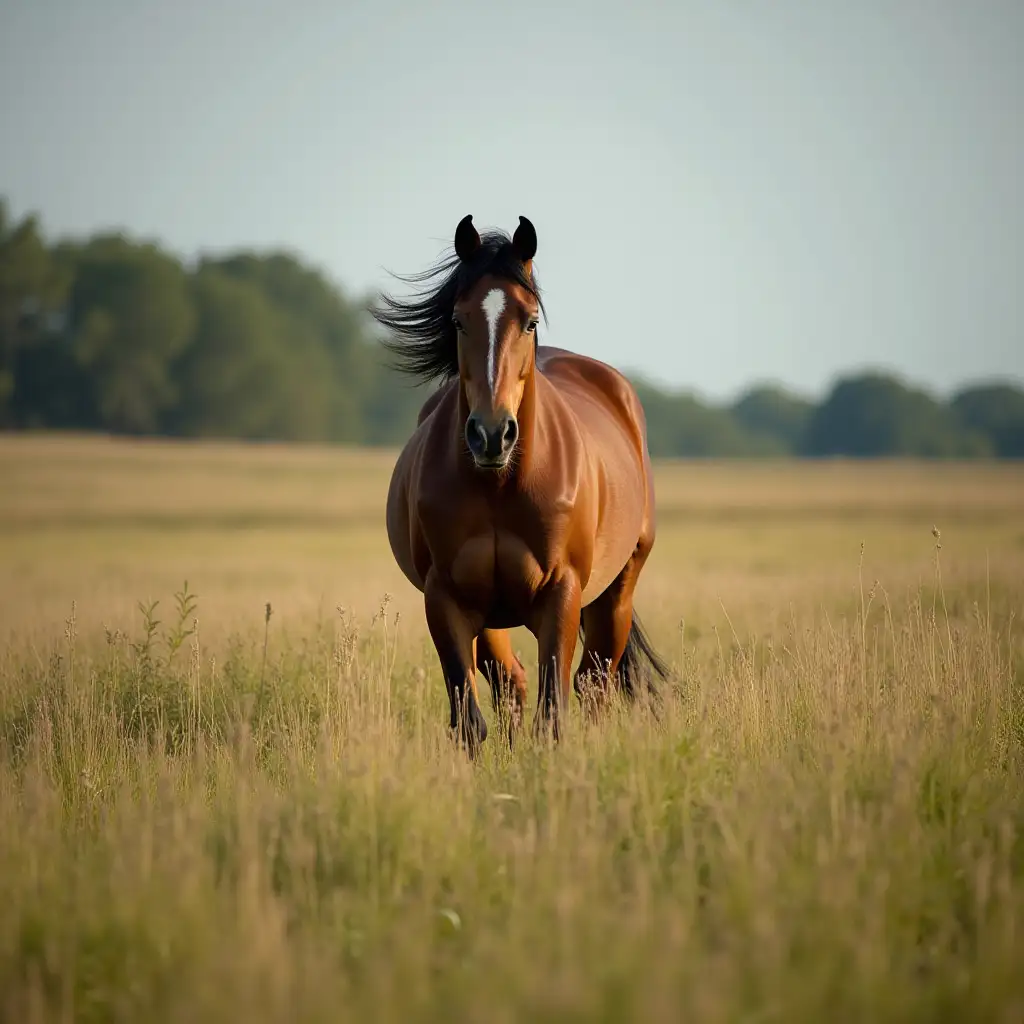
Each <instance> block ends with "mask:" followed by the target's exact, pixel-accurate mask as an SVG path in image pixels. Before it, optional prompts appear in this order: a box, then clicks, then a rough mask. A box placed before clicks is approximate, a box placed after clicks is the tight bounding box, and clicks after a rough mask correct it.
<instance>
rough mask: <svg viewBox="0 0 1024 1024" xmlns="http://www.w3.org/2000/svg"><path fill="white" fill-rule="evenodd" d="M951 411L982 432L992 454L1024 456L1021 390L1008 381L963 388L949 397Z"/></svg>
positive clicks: (975, 429) (974, 429)
mask: <svg viewBox="0 0 1024 1024" xmlns="http://www.w3.org/2000/svg"><path fill="white" fill-rule="evenodd" d="M952 406H953V411H954V412H955V413H956V414H957V416H959V417H960V422H961V423H962V424H963V425H964V427H965V428H966V429H968V430H973V431H975V432H977V433H980V434H985V435H986V436H987V437H988V438H989V439H990V441H991V443H992V448H993V450H994V451H995V453H996V455H998V456H1000V457H1001V458H1005V459H1019V458H1024V391H1022V390H1021V389H1020V388H1015V387H1013V386H1012V385H1010V384H978V385H976V386H974V387H970V388H964V389H963V390H962V391H961V392H960V393H959V394H957V395H956V396H955V397H954V398H953V401H952Z"/></svg>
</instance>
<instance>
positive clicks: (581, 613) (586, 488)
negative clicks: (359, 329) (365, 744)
mask: <svg viewBox="0 0 1024 1024" xmlns="http://www.w3.org/2000/svg"><path fill="white" fill-rule="evenodd" d="M536 251H537V232H536V229H535V228H534V226H533V224H532V223H531V222H530V221H529V220H528V219H527V218H526V217H522V216H521V217H520V218H519V225H518V227H517V228H516V230H515V233H514V234H513V235H512V237H511V238H510V237H509V236H508V234H507V233H505V232H503V231H500V230H496V231H490V232H485V233H484V235H483V237H481V235H480V233H479V232H478V231H477V229H476V228H475V226H474V225H473V215H472V214H467V215H466V216H465V217H463V219H462V220H461V221H460V222H459V224H458V226H457V228H456V231H455V237H454V253H451V254H448V255H444V256H443V257H442V258H439V260H438V262H437V263H436V264H435V265H434V266H433V267H431V268H429V269H428V270H426V271H425V272H422V273H419V274H413V275H410V276H407V277H401V278H400V279H401V280H403V281H404V282H406V283H408V284H413V285H422V286H424V287H423V288H422V289H421V290H420V291H419V292H418V293H416V294H414V295H413V296H412V297H411V298H407V299H402V300H400V299H396V298H394V297H392V296H391V295H388V294H387V293H384V294H382V296H381V299H380V300H379V304H377V305H375V307H373V309H372V313H373V316H374V318H375V319H376V321H377V322H378V323H379V324H380V325H381V326H383V327H384V328H385V329H386V332H387V333H386V334H385V337H384V338H383V339H382V344H383V345H384V346H385V347H386V348H387V349H388V351H389V352H391V353H392V355H393V356H394V357H395V359H394V362H393V364H392V365H393V366H394V367H395V368H396V369H397V370H399V371H401V372H404V373H406V374H408V375H411V376H412V377H414V378H416V379H417V380H419V381H421V382H423V383H427V382H431V381H440V385H439V386H438V387H437V388H436V390H434V391H433V392H432V393H431V394H430V395H429V396H428V398H427V400H426V401H425V402H424V404H423V406H422V408H421V410H420V412H419V415H418V417H417V424H416V427H415V430H414V431H413V432H412V434H411V436H410V437H409V439H408V441H407V443H406V444H405V446H404V448H403V449H402V450H401V452H400V454H399V456H398V458H397V460H396V462H395V466H394V470H393V473H392V476H391V482H390V486H389V489H388V496H387V508H386V521H387V533H388V540H389V543H390V546H391V551H392V554H393V555H394V558H395V561H396V562H397V564H398V567H399V568H400V569H401V571H402V573H403V574H404V575H405V577H406V578H407V579H408V580H409V582H410V583H411V584H412V585H413V586H414V587H416V589H417V590H419V591H420V592H421V593H422V594H423V600H424V610H425V617H426V624H427V627H428V630H429V633H430V637H431V639H432V641H433V645H434V648H435V650H436V654H437V657H438V659H439V661H440V665H441V671H442V673H443V676H444V682H445V686H446V688H447V691H448V698H449V703H450V709H451V718H450V723H449V724H450V728H451V730H452V732H453V734H454V735H455V736H456V737H457V739H458V741H459V742H460V743H461V744H463V746H464V747H465V748H467V749H468V752H469V754H470V756H471V757H472V756H474V755H475V753H476V751H477V750H478V748H479V744H481V743H482V742H483V741H484V740H485V739H486V738H487V723H486V721H485V719H484V717H483V713H482V712H481V709H480V698H479V690H478V686H477V671H479V672H480V673H482V674H484V675H486V676H487V677H488V678H489V680H490V682H491V688H492V697H493V702H494V708H495V711H496V712H497V713H498V714H499V715H505V714H507V722H508V742H509V744H510V746H511V745H512V744H513V743H514V739H515V735H516V731H517V729H518V728H519V727H520V725H521V723H522V719H523V713H524V708H525V705H526V697H527V676H526V672H525V669H524V667H523V664H522V662H521V661H520V660H519V659H518V658H517V657H516V655H515V654H514V653H513V650H512V645H511V639H510V636H509V630H510V629H511V628H514V627H519V626H525V627H527V628H528V629H529V631H530V632H531V633H532V634H533V636H534V638H535V640H536V642H537V652H538V665H539V680H538V694H537V711H536V713H535V715H534V720H533V722H534V730H535V732H539V731H540V729H541V728H542V727H543V728H547V730H548V734H549V735H550V736H551V737H552V738H553V740H554V741H556V742H557V741H558V740H559V738H560V735H561V730H562V716H563V712H564V709H565V708H566V707H567V705H568V703H569V700H570V690H569V686H570V675H571V669H572V660H573V658H574V656H575V652H576V644H577V637H579V638H581V639H582V641H583V655H582V658H581V661H580V664H579V667H578V668H577V671H576V673H575V676H574V677H573V685H574V689H575V692H576V694H577V696H578V697H579V698H580V701H581V703H585V702H586V700H587V698H588V692H589V691H594V692H593V696H594V698H595V699H594V700H593V702H592V703H590V704H586V706H587V707H588V709H591V710H593V709H599V708H600V707H602V706H603V705H604V698H605V697H606V696H607V692H608V687H609V685H610V684H614V685H616V686H617V687H618V689H619V690H620V691H621V692H623V693H625V694H626V695H627V696H628V697H629V698H632V699H634V700H635V699H637V698H638V697H640V696H641V695H644V696H647V697H650V698H653V700H652V701H650V706H652V707H656V705H657V704H658V703H659V702H660V694H659V691H658V687H657V684H656V682H655V679H654V677H655V676H657V677H658V678H659V679H660V680H666V679H667V678H668V669H667V667H666V665H665V663H664V662H663V661H662V659H661V658H660V656H659V655H658V654H657V652H656V651H655V650H654V648H653V647H652V645H651V643H650V641H649V639H648V637H647V635H646V634H645V632H644V630H643V627H642V625H641V623H640V620H639V617H638V616H637V614H636V612H635V610H634V608H633V593H634V590H635V588H636V585H637V581H638V579H639V577H640V574H641V572H642V571H643V568H644V565H645V563H646V562H647V559H648V556H649V555H650V553H651V549H652V548H653V546H654V539H655V500H654V479H653V473H652V469H651V459H650V455H649V452H648V448H647V425H646V420H645V417H644V411H643V408H642V406H641V404H640V399H639V397H638V395H637V393H636V391H635V390H634V388H633V386H632V385H631V384H630V382H629V381H628V380H627V378H626V377H625V376H624V375H623V374H621V373H620V372H619V371H617V370H615V369H613V368H612V367H611V366H609V365H607V364H606V363H603V362H600V361H599V360H597V359H593V358H590V357H587V356H584V355H578V354H576V353H573V352H570V351H567V350H564V349H560V348H554V347H551V346H542V345H540V344H539V340H538V322H539V320H540V317H541V315H542V314H543V315H544V318H545V322H546V319H547V316H546V312H545V310H544V305H543V302H542V298H541V291H540V287H539V285H538V282H537V277H536V273H535V270H534V256H535V255H536ZM394 276H395V277H396V278H398V277H399V275H394ZM595 679H596V680H597V681H598V684H597V686H596V687H593V686H591V684H592V683H593V682H594V680H595ZM645 686H646V688H645ZM594 713H596V711H594Z"/></svg>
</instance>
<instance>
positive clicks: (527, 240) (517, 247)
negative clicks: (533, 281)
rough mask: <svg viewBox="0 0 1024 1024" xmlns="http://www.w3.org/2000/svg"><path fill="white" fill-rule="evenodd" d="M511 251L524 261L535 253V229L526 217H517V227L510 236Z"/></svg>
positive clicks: (526, 261)
mask: <svg viewBox="0 0 1024 1024" xmlns="http://www.w3.org/2000/svg"><path fill="white" fill-rule="evenodd" d="M512 251H513V252H514V253H515V254H516V255H517V256H518V257H519V258H520V259H521V260H522V261H523V262H524V263H529V262H530V260H532V259H533V257H534V256H536V255H537V231H536V229H535V228H534V226H533V225H532V224H531V223H530V221H529V220H528V219H527V218H526V217H520V218H519V227H517V228H516V233H515V234H514V235H513V236H512Z"/></svg>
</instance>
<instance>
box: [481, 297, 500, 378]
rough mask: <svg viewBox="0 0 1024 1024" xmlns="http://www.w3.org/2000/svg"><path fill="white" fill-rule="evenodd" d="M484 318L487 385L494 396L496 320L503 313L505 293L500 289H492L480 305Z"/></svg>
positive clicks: (496, 340) (496, 342)
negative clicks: (485, 320)
mask: <svg viewBox="0 0 1024 1024" xmlns="http://www.w3.org/2000/svg"><path fill="white" fill-rule="evenodd" d="M481 305H482V306H483V310H484V316H485V317H487V383H488V384H489V385H490V387H491V394H492V395H493V394H494V380H495V365H494V350H495V348H496V347H497V344H498V320H499V319H501V314H502V313H504V312H505V293H504V292H503V291H502V290H501V289H500V288H492V289H491V290H490V291H489V292H488V293H487V294H486V295H485V296H484V301H483V302H482V303H481Z"/></svg>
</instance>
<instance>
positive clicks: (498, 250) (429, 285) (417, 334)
mask: <svg viewBox="0 0 1024 1024" xmlns="http://www.w3.org/2000/svg"><path fill="white" fill-rule="evenodd" d="M487 274H493V275H494V276H495V277H500V278H504V279H505V280H508V281H514V282H515V283H516V284H518V285H520V286H521V287H523V288H525V289H526V290H527V291H528V292H529V293H530V294H531V295H532V296H533V297H534V298H535V299H536V300H537V302H538V304H539V305H540V309H541V313H542V314H543V313H544V304H543V302H542V301H541V297H540V288H539V287H538V285H537V279H536V275H535V274H533V272H532V268H531V272H530V274H529V276H527V272H526V267H525V265H524V264H523V262H522V260H521V259H519V257H518V256H517V255H516V254H515V252H514V251H513V249H512V239H511V238H510V237H509V236H508V235H507V234H505V232H503V231H488V232H485V233H484V234H482V235H481V236H480V245H479V247H478V248H477V250H476V252H474V253H473V255H472V256H471V257H470V259H469V260H468V262H466V263H463V262H462V261H461V260H460V259H459V257H458V256H456V255H455V254H454V251H453V252H452V253H451V254H450V255H445V256H443V257H442V258H441V259H439V260H438V262H437V263H436V264H435V265H434V266H433V267H431V268H430V269H429V270H425V271H423V272H422V273H419V274H411V275H409V276H408V277H402V276H400V275H398V274H395V275H393V276H394V277H396V278H397V279H398V280H400V281H403V282H405V283H406V284H413V285H416V284H419V285H424V286H425V287H424V288H423V289H422V290H421V291H420V292H419V293H418V294H417V295H414V296H413V297H411V298H409V299H395V298H392V297H391V296H390V295H387V294H385V295H382V296H381V300H380V301H381V306H380V307H377V308H373V309H371V311H370V312H371V314H372V315H373V318H374V320H376V321H377V323H379V324H380V325H381V326H382V327H384V328H385V329H387V330H388V331H390V332H391V335H392V336H391V337H390V338H388V339H386V340H385V341H384V342H383V345H384V347H385V348H386V349H387V350H388V351H389V352H391V354H392V355H393V356H394V359H395V363H394V364H393V365H394V368H395V369H397V370H398V371H399V372H401V373H406V374H409V375H410V376H413V377H418V378H419V379H420V380H421V381H431V380H438V379H440V380H442V381H446V380H450V379H451V378H452V377H457V376H458V375H459V354H458V336H457V334H456V331H455V325H454V324H453V323H452V314H453V313H454V311H455V302H456V300H457V299H458V298H459V296H460V295H464V294H465V293H466V292H467V291H469V290H470V289H471V288H473V287H474V286H475V285H476V284H477V283H478V282H479V281H480V279H481V278H482V277H484V276H485V275H487ZM438 278H441V282H440V284H437V283H436V281H437V279H438ZM534 344H536V337H535V339H534Z"/></svg>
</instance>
